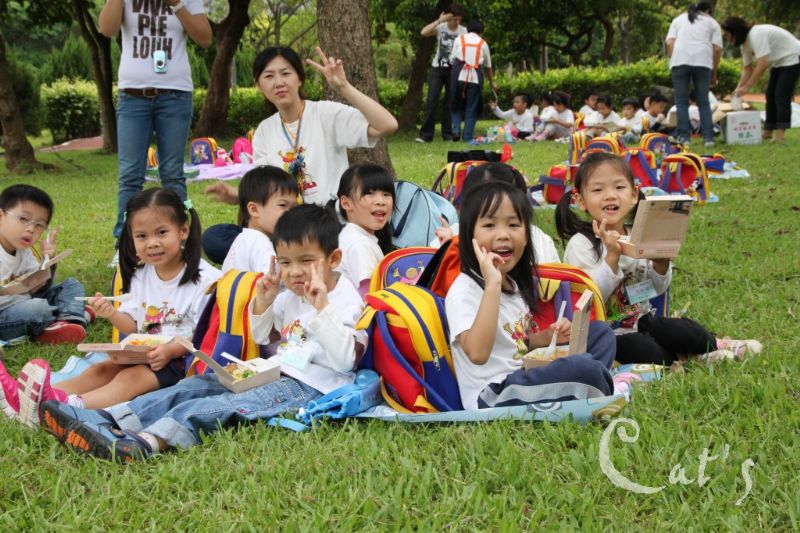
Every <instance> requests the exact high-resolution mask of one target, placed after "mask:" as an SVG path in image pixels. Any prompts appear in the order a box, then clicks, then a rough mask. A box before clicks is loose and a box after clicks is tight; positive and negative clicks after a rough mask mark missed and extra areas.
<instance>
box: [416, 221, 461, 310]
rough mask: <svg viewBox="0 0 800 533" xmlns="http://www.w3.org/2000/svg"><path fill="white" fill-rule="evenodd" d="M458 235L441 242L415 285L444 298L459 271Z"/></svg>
mask: <svg viewBox="0 0 800 533" xmlns="http://www.w3.org/2000/svg"><path fill="white" fill-rule="evenodd" d="M458 242H459V238H458V235H455V236H454V237H453V238H452V239H450V240H449V241H447V242H445V243H443V244H442V245H441V246H440V247H439V249H438V250H436V253H434V254H433V257H431V259H430V261H428V264H427V266H426V267H425V270H424V271H423V272H422V275H421V276H420V277H419V279H417V285H419V286H420V287H425V288H426V289H428V290H430V291H431V292H432V293H434V294H435V295H436V296H439V297H441V298H444V297H445V296H447V291H448V290H449V289H450V286H451V285H452V284H453V282H454V281H455V280H456V278H457V277H458V275H459V274H460V273H461V256H460V255H459V253H458Z"/></svg>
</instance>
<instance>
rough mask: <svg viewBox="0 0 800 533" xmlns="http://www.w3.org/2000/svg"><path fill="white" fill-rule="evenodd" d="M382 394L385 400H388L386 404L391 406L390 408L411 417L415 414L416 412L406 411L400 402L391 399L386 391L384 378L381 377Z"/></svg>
mask: <svg viewBox="0 0 800 533" xmlns="http://www.w3.org/2000/svg"><path fill="white" fill-rule="evenodd" d="M381 394H382V395H383V399H384V400H386V403H388V404H389V407H391V408H392V409H394V410H395V411H397V412H398V413H406V414H409V415H413V414H414V411H412V410H410V409H406V408H405V407H404V406H403V405H402V404H401V403H400V402H398V401H397V400H395V399H394V398H392V397H391V395H390V394H389V391H387V390H386V384H385V383H384V382H383V376H381Z"/></svg>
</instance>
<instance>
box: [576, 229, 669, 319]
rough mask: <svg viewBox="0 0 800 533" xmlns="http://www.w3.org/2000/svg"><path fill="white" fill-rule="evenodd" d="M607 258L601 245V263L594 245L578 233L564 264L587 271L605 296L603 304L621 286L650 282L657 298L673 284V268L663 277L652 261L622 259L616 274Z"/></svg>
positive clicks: (622, 256) (617, 305)
mask: <svg viewBox="0 0 800 533" xmlns="http://www.w3.org/2000/svg"><path fill="white" fill-rule="evenodd" d="M606 255H608V251H607V250H606V247H605V245H603V244H602V243H601V256H600V259H597V256H596V255H595V253H594V249H593V248H592V242H591V241H590V240H589V239H588V238H586V236H585V235H582V234H580V233H578V234H576V235H573V236H572V238H570V240H569V242H567V247H566V249H565V250H564V262H565V263H567V264H570V265H574V266H576V267H580V268H582V269H583V270H585V271H586V273H587V274H589V276H590V277H591V278H592V280H593V281H594V282H595V283H596V284H597V287H598V288H599V289H600V292H601V294H602V295H603V300H604V301H605V302H607V303H609V302H610V300H611V297H612V296H614V294H615V292H617V289H619V288H620V285H621V284H626V285H627V284H629V283H638V282H641V281H645V280H650V281H651V282H652V283H653V288H654V289H655V291H656V294H663V293H664V291H666V290H667V289H668V288H669V284H670V282H671V281H672V264H670V266H669V268H668V269H667V273H666V274H664V275H661V274H659V273H658V272H656V271H655V270H654V269H653V262H652V261H651V260H649V259H636V258H633V257H628V256H627V255H621V256H620V257H619V263H618V268H617V271H616V272H613V271H612V270H611V267H610V266H608V263H606ZM608 307H609V308H613V307H619V304H615V303H613V302H611V305H609V306H608Z"/></svg>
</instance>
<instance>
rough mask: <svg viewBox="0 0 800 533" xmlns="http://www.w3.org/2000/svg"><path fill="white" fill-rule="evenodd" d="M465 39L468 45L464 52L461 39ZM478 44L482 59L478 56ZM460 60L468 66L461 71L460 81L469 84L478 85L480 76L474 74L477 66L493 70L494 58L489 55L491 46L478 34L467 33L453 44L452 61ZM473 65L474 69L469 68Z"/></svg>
mask: <svg viewBox="0 0 800 533" xmlns="http://www.w3.org/2000/svg"><path fill="white" fill-rule="evenodd" d="M462 38H463V40H464V44H465V45H466V47H465V50H464V51H463V52H462V47H461V39H462ZM478 43H480V57H478V56H479V54H478V48H479V47H478ZM453 59H460V60H461V61H463V62H464V63H466V65H464V68H462V69H461V72H460V73H459V74H458V81H465V82H467V83H478V75H477V74H476V73H475V72H473V71H474V67H475V66H476V65H477V66H479V67H484V68H492V58H491V56H490V55H489V45H488V44H486V41H484V40H483V38H482V37H481V36H480V35H478V34H477V33H467V34H465V35H463V36H462V37H459V38H458V39H456V40H455V42H454V43H453V51H452V52H450V60H451V61H452V60H453ZM468 65H471V66H472V67H473V68H468Z"/></svg>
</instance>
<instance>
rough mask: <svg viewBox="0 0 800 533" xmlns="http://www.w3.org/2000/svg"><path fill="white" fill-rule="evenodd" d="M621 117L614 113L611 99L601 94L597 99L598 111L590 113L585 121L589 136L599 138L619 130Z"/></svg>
mask: <svg viewBox="0 0 800 533" xmlns="http://www.w3.org/2000/svg"><path fill="white" fill-rule="evenodd" d="M617 122H619V115H618V114H617V113H616V112H615V111H614V106H613V105H612V103H611V97H610V96H608V95H606V94H601V95H600V96H598V97H597V110H596V111H594V112H592V113H589V115H587V116H586V119H585V120H584V121H583V123H584V124H586V128H587V129H588V131H587V135H589V136H591V137H597V136H599V135H605V134H606V133H610V132H612V131H616V130H617Z"/></svg>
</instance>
